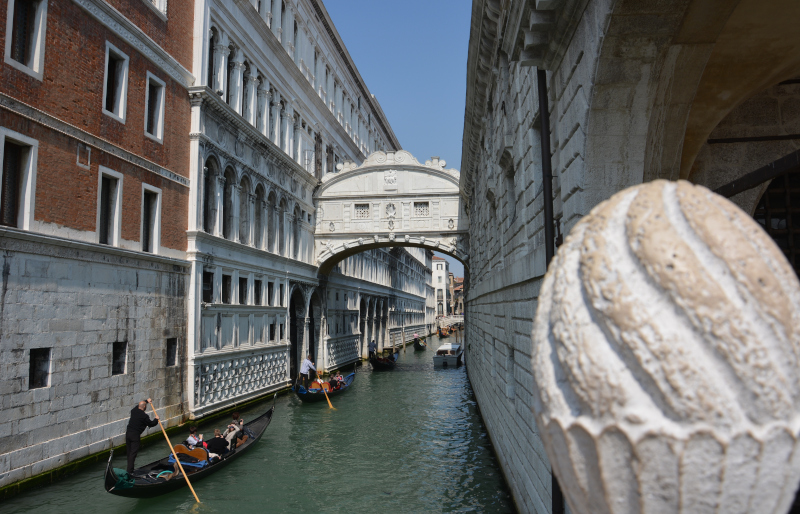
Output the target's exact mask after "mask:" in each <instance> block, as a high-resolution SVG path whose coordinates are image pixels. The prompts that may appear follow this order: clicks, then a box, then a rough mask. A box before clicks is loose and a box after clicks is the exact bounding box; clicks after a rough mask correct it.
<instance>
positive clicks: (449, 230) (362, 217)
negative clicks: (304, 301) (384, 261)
mask: <svg viewBox="0 0 800 514" xmlns="http://www.w3.org/2000/svg"><path fill="white" fill-rule="evenodd" d="M459 179H460V174H459V172H458V170H455V169H446V168H445V161H442V160H440V159H439V158H438V157H433V158H431V160H429V161H426V162H425V163H424V164H422V163H420V162H419V161H417V159H415V158H414V156H413V155H411V154H410V153H409V152H406V151H404V150H400V151H397V152H387V153H384V152H375V153H373V154H371V155H370V156H369V157H367V160H366V161H364V163H363V164H362V165H360V166H356V165H355V164H354V163H352V162H345V163H344V164H343V165H341V169H340V170H339V172H338V173H330V174H328V175H325V177H324V178H323V179H322V181H321V183H320V185H319V187H318V188H317V190H316V191H315V194H314V200H315V203H316V205H317V212H316V224H317V229H316V232H315V236H314V257H315V260H316V264H317V266H319V272H320V273H321V274H324V275H327V274H328V273H329V272H330V270H331V269H332V268H333V267H334V266H335V265H336V264H337V263H338V262H340V261H341V260H343V259H345V258H347V257H349V256H351V255H354V254H356V253H359V252H363V251H365V250H371V249H375V248H384V247H394V246H415V247H422V248H426V249H430V250H434V251H437V252H441V253H444V254H447V255H451V256H453V257H455V258H456V259H458V260H460V261H461V262H463V263H464V266H465V267H468V266H469V262H468V254H469V235H468V228H469V219H468V218H467V214H466V212H465V210H464V205H463V202H462V199H461V196H460V194H459Z"/></svg>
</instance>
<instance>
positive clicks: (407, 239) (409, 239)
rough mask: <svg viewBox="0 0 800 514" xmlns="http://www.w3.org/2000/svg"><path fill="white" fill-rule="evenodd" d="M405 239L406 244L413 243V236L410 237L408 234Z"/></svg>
mask: <svg viewBox="0 0 800 514" xmlns="http://www.w3.org/2000/svg"><path fill="white" fill-rule="evenodd" d="M405 239H406V243H408V242H409V241H411V236H409V235H408V234H406V238H405Z"/></svg>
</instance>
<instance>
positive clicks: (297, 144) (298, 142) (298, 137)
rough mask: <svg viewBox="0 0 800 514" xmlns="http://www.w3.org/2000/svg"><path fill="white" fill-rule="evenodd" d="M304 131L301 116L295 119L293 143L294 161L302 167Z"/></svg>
mask: <svg viewBox="0 0 800 514" xmlns="http://www.w3.org/2000/svg"><path fill="white" fill-rule="evenodd" d="M302 130H303V127H302V126H301V125H300V116H296V117H295V119H294V130H293V131H292V133H293V137H294V140H293V141H292V144H293V146H294V148H293V150H292V151H293V152H294V160H295V161H297V164H299V165H300V166H303V165H304V162H303V155H302V149H303V135H302V134H301V132H302Z"/></svg>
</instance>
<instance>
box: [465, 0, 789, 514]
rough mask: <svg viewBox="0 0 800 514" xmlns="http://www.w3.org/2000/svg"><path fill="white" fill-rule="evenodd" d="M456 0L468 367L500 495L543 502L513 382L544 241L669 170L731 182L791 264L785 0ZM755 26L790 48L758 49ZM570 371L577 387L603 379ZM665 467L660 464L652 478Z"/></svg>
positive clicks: (526, 342)
mask: <svg viewBox="0 0 800 514" xmlns="http://www.w3.org/2000/svg"><path fill="white" fill-rule="evenodd" d="M472 5H473V7H472V27H471V35H470V46H469V57H468V62H467V99H466V103H467V105H466V110H465V120H464V137H463V141H464V151H463V155H462V161H461V191H462V196H463V197H464V198H465V201H466V203H467V206H468V209H467V210H468V212H469V221H470V249H471V250H470V254H469V263H470V275H469V282H470V287H469V291H468V292H467V293H466V297H465V310H466V340H467V353H468V355H467V361H468V362H469V367H468V372H469V376H470V381H471V383H472V385H473V388H474V390H475V395H476V398H477V401H478V404H479V405H480V410H481V415H482V417H483V419H484V421H485V423H486V426H487V429H488V432H489V435H490V437H491V440H492V442H493V444H494V448H495V450H496V453H497V456H498V459H499V461H500V464H501V466H502V468H503V470H504V474H505V476H506V478H507V481H508V484H509V486H510V488H511V491H512V493H513V496H514V499H515V501H516V504H517V507H518V508H519V510H520V511H522V512H537V513H543V512H553V513H561V512H564V510H565V509H566V505H565V503H564V499H563V497H562V495H561V493H560V488H559V487H558V482H557V481H556V480H555V478H554V477H553V475H552V474H551V463H550V462H549V460H548V458H547V455H546V454H545V449H544V446H543V440H542V437H541V436H540V427H537V426H536V423H535V422H534V416H533V413H532V406H533V401H534V398H533V396H532V394H531V391H532V390H533V389H534V388H535V385H534V384H535V381H536V377H537V373H536V370H534V369H532V364H531V351H532V347H533V340H532V323H533V319H534V316H535V313H536V309H537V306H538V296H539V289H540V287H541V282H542V277H543V276H544V274H545V271H546V269H547V264H548V260H549V258H550V257H551V256H552V253H553V251H554V247H557V246H558V245H559V244H560V243H561V241H562V237H563V235H564V234H567V233H568V232H569V230H570V229H571V228H572V227H573V226H574V225H575V224H576V223H577V222H578V221H579V220H580V219H581V218H582V217H583V216H584V215H586V214H587V213H589V211H590V210H591V209H592V208H593V207H594V206H595V205H597V204H598V203H600V202H601V201H603V200H605V199H607V198H609V197H610V196H611V195H613V194H614V193H616V192H618V191H620V190H622V189H624V188H626V187H628V186H631V185H635V184H639V183H641V182H643V181H650V180H653V179H657V178H665V179H670V180H676V179H684V180H689V181H691V182H694V183H696V184H701V185H705V186H706V187H709V188H711V189H716V190H717V191H718V192H720V194H723V195H725V196H728V197H731V199H732V200H733V201H734V202H736V203H737V204H738V205H739V206H740V207H741V208H742V209H743V210H744V211H745V212H747V213H749V214H752V215H754V217H755V218H756V220H757V221H759V222H760V223H761V224H762V225H763V226H764V227H765V229H766V230H767V231H768V232H769V233H770V234H771V235H772V237H773V238H774V239H775V241H776V242H777V243H778V245H779V246H780V247H781V248H782V249H783V250H784V253H785V254H786V255H787V257H788V258H789V259H790V261H791V263H792V264H793V265H794V266H795V269H796V270H797V269H800V267H799V266H798V263H800V260H798V259H797V258H796V255H797V252H796V250H795V248H797V247H796V246H795V245H794V240H795V239H796V238H793V236H791V235H790V234H793V233H795V232H794V230H795V229H794V228H792V227H793V225H791V214H790V213H791V212H792V211H793V209H794V207H797V206H793V205H792V201H793V199H794V200H796V198H794V197H793V196H792V194H791V193H792V191H793V190H794V189H793V188H794V186H793V184H795V183H797V181H798V176H800V172H799V171H798V170H799V168H798V164H797V163H798V162H800V160H799V159H798V147H797V136H796V134H797V133H798V132H799V131H800V110H798V109H796V108H794V106H796V105H798V102H799V101H800V85H798V84H800V81H798V78H797V77H799V76H800V59H798V55H800V53H798V51H797V49H800V35H798V33H797V31H796V30H795V28H794V26H795V25H796V23H795V22H796V20H797V19H800V5H799V4H797V2H792V1H788V0H787V1H784V0H775V1H769V2H762V1H751V0H733V1H730V2H724V5H722V4H720V3H713V2H708V1H704V0H697V1H691V2H622V1H617V2H614V1H604V0H589V1H584V2H575V1H570V0H555V1H547V2H543V1H537V2H527V1H523V0H512V1H509V2H496V1H493V0H474V1H473V2H472ZM709 13H711V15H710V16H707V15H708V14H709ZM767 41H781V45H785V46H784V47H785V48H787V49H788V48H792V50H791V51H788V50H787V51H786V52H775V51H773V50H771V49H770V48H769V45H768V43H767ZM541 106H545V107H544V109H542V108H541ZM543 111H544V112H543ZM542 136H544V137H542ZM550 170H552V178H550V177H549V174H550ZM784 175H785V176H784ZM773 179H774V180H773ZM548 197H549V198H548ZM797 240H798V241H800V239H797ZM598 376H599V375H598ZM584 378H585V379H586V380H587V387H589V388H591V387H596V388H598V389H599V388H602V387H604V386H606V385H607V384H604V383H602V382H601V383H597V382H592V380H596V378H592V377H589V376H588V375H587V377H581V379H584ZM576 437H577V436H576ZM567 444H573V443H572V442H569V443H567ZM574 444H575V445H576V446H578V445H580V443H578V442H577V439H576V440H575V442H574ZM633 444H635V441H634V442H633ZM705 464H706V463H705V462H704V463H703V465H704V466H705ZM592 466H593V463H592V462H588V461H587V463H586V465H585V466H584V468H586V469H588V468H590V467H592ZM577 472H578V473H582V472H583V471H582V470H581V471H577ZM703 472H704V473H710V470H709V469H706V468H704V470H703ZM569 473H571V472H569ZM713 473H715V474H716V473H718V472H717V471H714V472H713ZM720 473H721V472H720ZM567 476H574V475H569V474H568V475H567ZM581 476H583V475H581ZM587 480H588V479H587ZM680 480H681V478H680V475H679V474H678V471H677V466H676V469H675V470H672V471H670V472H669V473H668V474H664V475H660V478H659V481H660V482H659V483H662V484H666V483H680ZM586 483H590V482H582V483H578V482H577V481H575V480H572V481H570V482H569V483H567V484H564V487H565V488H566V487H584V486H585V484H586ZM629 485H630V486H631V487H636V486H640V487H641V486H642V484H637V483H634V482H633V481H631V482H630V484H629ZM591 487H594V486H591ZM591 487H590V488H591ZM598 494H602V493H598ZM754 494H755V495H758V494H759V493H758V492H755V493H754ZM612 495H613V493H612ZM646 496H647V495H646V494H645V493H642V495H641V497H642V498H643V501H644V499H645V497H646ZM642 505H644V503H643V504H642ZM713 508H717V507H713ZM719 508H723V509H724V507H719ZM634 509H635V510H638V509H642V510H646V507H642V506H636V507H634ZM656 510H658V509H657V508H653V509H652V511H656ZM668 510H671V511H672V510H678V507H677V506H676V507H675V508H674V509H673V508H672V507H670V508H668ZM648 511H650V510H648Z"/></svg>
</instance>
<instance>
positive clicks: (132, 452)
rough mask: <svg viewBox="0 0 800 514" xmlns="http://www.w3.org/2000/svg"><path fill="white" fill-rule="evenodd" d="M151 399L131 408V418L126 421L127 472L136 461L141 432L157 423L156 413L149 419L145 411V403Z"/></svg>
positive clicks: (140, 442) (131, 469)
mask: <svg viewBox="0 0 800 514" xmlns="http://www.w3.org/2000/svg"><path fill="white" fill-rule="evenodd" d="M151 402H152V400H151V399H150V398H148V399H147V400H142V401H140V402H139V405H137V406H136V407H134V408H133V409H131V419H130V421H128V429H127V430H126V431H125V448H126V449H127V450H128V473H129V474H130V473H133V463H134V461H136V454H137V453H139V447H140V446H141V445H142V439H141V437H142V432H144V431H145V429H146V428H148V427H154V426H156V425H158V414H155V418H153V419H150V416H148V415H147V414H146V413H145V410H147V404H148V403H151Z"/></svg>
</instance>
